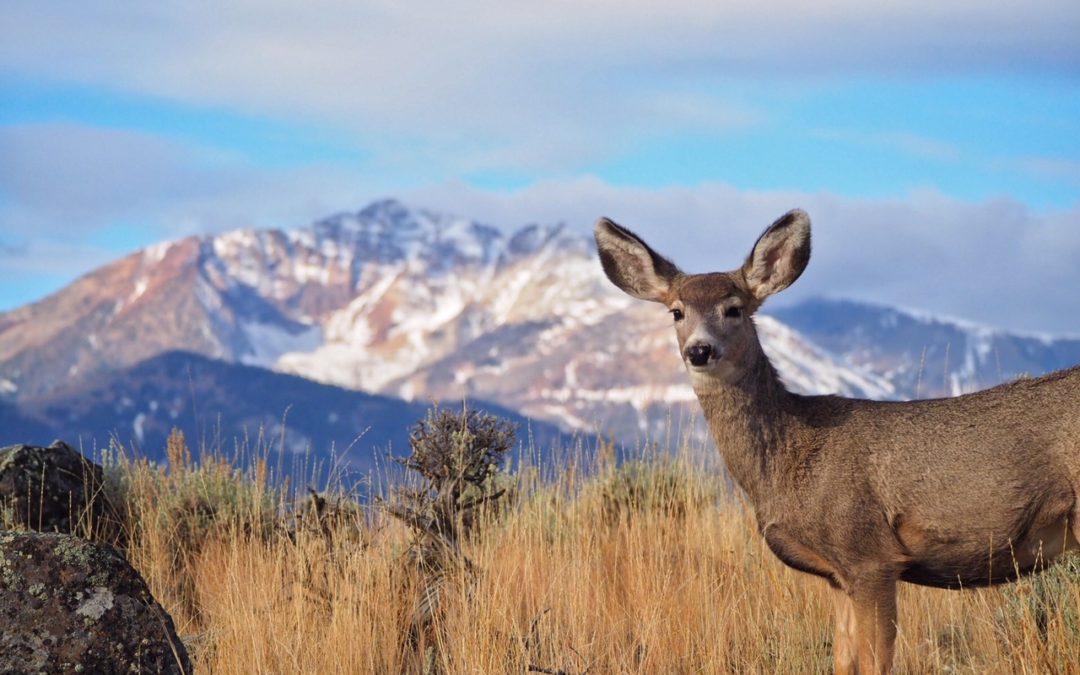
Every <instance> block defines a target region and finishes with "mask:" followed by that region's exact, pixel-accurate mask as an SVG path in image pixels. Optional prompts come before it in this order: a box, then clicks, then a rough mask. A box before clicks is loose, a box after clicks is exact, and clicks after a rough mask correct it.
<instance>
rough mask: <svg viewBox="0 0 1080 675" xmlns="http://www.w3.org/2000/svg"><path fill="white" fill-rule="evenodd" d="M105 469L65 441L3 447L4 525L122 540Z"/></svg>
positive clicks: (0, 500)
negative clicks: (109, 498)
mask: <svg viewBox="0 0 1080 675" xmlns="http://www.w3.org/2000/svg"><path fill="white" fill-rule="evenodd" d="M104 484H105V481H104V475H103V472H102V469H101V467H100V466H98V465H97V464H95V463H93V462H91V461H90V460H88V459H86V458H85V457H83V455H82V453H80V452H78V451H77V450H75V449H73V448H72V447H71V446H69V445H68V444H67V443H64V442H63V441H55V442H54V443H53V444H52V445H50V446H49V447H47V448H43V447H38V446H33V445H12V446H9V447H6V448H0V528H2V527H8V528H12V529H30V530H39V531H42V532H64V533H71V534H79V535H90V534H94V535H97V536H102V537H103V538H107V539H110V540H112V541H116V538H117V536H118V534H119V529H120V528H119V527H118V523H119V519H118V518H116V517H114V514H113V509H112V508H111V507H110V506H109V505H108V504H107V501H106V495H105V492H104V490H103V487H104Z"/></svg>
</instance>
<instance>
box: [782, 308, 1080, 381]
mask: <svg viewBox="0 0 1080 675" xmlns="http://www.w3.org/2000/svg"><path fill="white" fill-rule="evenodd" d="M773 314H774V316H776V317H777V319H779V320H781V321H783V322H784V323H785V324H786V325H788V326H790V327H791V328H793V329H795V330H797V331H799V332H800V333H801V334H802V335H803V336H805V337H806V338H807V339H809V340H811V341H813V342H814V344H817V345H820V346H821V347H822V348H824V349H826V350H828V351H829V352H830V353H832V354H834V355H836V356H837V358H838V359H839V360H840V361H841V362H843V363H845V364H846V365H848V366H849V367H852V368H855V369H857V370H861V371H870V372H873V373H877V374H878V375H879V376H880V377H882V378H883V379H885V380H886V381H888V382H889V384H890V385H891V387H892V388H893V397H894V398H905V399H910V398H926V397H936V396H955V395H957V394H962V393H967V392H971V391H976V390H979V389H984V388H986V387H991V386H993V385H996V384H999V383H1001V382H1007V381H1009V380H1012V379H1016V378H1017V377H1021V376H1025V375H1030V376H1038V375H1041V374H1043V373H1048V372H1051V371H1054V370H1060V369H1062V368H1067V367H1069V366H1073V365H1076V364H1078V363H1080V338H1074V337H1054V336H1049V335H1036V334H1024V333H1017V332H1009V331H1004V330H1000V329H995V328H991V327H988V326H981V325H978V324H974V323H971V322H968V321H962V320H959V319H948V318H944V317H939V316H933V315H930V314H926V313H924V312H918V311H913V310H903V309H897V308H894V307H884V306H879V305H871V304H866V303H859V302H852V301H849V300H826V299H815V300H809V301H806V302H803V303H800V304H798V305H795V306H793V307H787V308H783V309H778V310H773Z"/></svg>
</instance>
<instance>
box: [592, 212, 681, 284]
mask: <svg viewBox="0 0 1080 675" xmlns="http://www.w3.org/2000/svg"><path fill="white" fill-rule="evenodd" d="M595 234H596V247H597V248H598V249H599V251H600V264H601V265H603V267H604V273H605V274H607V278H608V279H611V283H613V284H615V285H616V286H618V287H619V288H621V289H622V290H624V291H626V292H627V293H629V294H630V295H632V296H634V297H635V298H640V299H642V300H652V301H653V302H664V300H665V298H666V296H667V294H668V291H669V290H670V289H671V282H672V281H673V280H674V279H675V277H677V276H679V274H681V273H680V272H679V268H678V267H676V266H675V265H674V263H672V262H671V261H670V260H668V259H667V258H665V257H663V256H662V255H660V254H659V253H657V252H656V251H654V250H652V249H651V248H649V247H648V245H647V244H646V243H645V242H643V241H642V240H641V239H639V238H638V236H637V235H636V234H634V233H633V232H631V231H630V230H628V229H626V228H624V227H620V226H618V225H616V224H615V223H613V222H611V221H610V220H608V219H607V218H601V219H600V220H598V221H597V222H596V229H595Z"/></svg>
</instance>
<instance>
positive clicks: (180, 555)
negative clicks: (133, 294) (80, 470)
mask: <svg viewBox="0 0 1080 675" xmlns="http://www.w3.org/2000/svg"><path fill="white" fill-rule="evenodd" d="M604 454H605V453H603V452H601V453H600V455H601V458H600V459H598V460H596V461H595V462H594V464H595V465H594V466H592V467H585V468H587V469H589V470H585V468H582V467H573V466H572V467H569V468H567V469H566V470H565V471H564V472H562V473H561V474H560V475H559V476H558V477H557V478H554V479H549V480H541V479H540V478H538V477H537V474H536V472H535V471H530V470H528V469H526V470H523V471H521V472H519V473H516V474H515V475H514V476H513V477H512V478H513V480H512V482H511V483H510V485H511V489H510V490H509V491H508V492H506V493H505V494H504V495H503V497H502V498H501V499H499V500H493V501H491V502H489V503H487V504H485V507H484V513H482V514H480V516H479V517H478V518H477V522H476V523H475V525H474V527H472V528H471V530H470V531H469V533H468V534H467V536H463V537H461V538H460V540H459V541H457V542H455V545H454V548H453V550H451V551H449V552H447V551H443V555H442V556H441V557H440V558H438V560H439V561H440V562H439V563H438V564H432V563H431V558H430V557H425V556H424V555H423V552H422V549H423V546H424V544H423V538H422V537H420V538H418V535H417V530H415V529H414V528H412V527H409V526H408V525H406V524H405V523H404V522H403V521H402V520H401V519H400V518H395V517H391V516H390V515H388V513H387V509H386V508H383V507H379V506H360V505H358V504H356V503H355V502H351V501H349V500H347V499H345V498H344V497H343V496H342V495H334V494H330V495H328V496H327V497H326V498H325V500H322V499H318V500H312V499H311V498H308V499H300V500H297V499H295V498H294V497H293V496H292V494H293V492H294V491H293V490H291V489H290V488H289V487H288V486H287V485H284V484H281V483H275V481H272V480H271V479H270V478H272V476H271V477H270V478H268V474H272V473H273V472H272V471H268V470H267V464H266V462H255V463H254V464H253V466H252V468H251V469H249V470H244V471H242V470H240V469H237V468H235V466H234V465H233V463H232V462H230V461H225V460H222V459H215V458H213V457H205V458H203V459H202V460H200V461H198V462H195V461H192V460H191V458H190V452H189V451H188V450H187V448H186V446H185V445H184V443H183V441H182V439H181V438H180V437H178V436H177V437H174V438H172V439H171V440H170V449H169V455H170V457H171V460H172V461H171V463H170V465H169V466H166V467H159V466H154V465H150V464H147V463H144V462H132V461H128V460H123V459H116V458H115V457H114V458H112V459H110V460H109V461H107V462H106V464H107V472H108V476H109V482H110V491H111V492H112V493H113V499H114V501H116V503H118V504H122V505H123V509H124V511H125V516H124V519H125V522H126V526H127V528H128V531H129V537H130V542H129V545H128V555H129V558H130V560H131V561H132V563H133V564H134V565H135V567H136V568H138V569H139V570H140V571H141V572H142V573H143V575H144V576H145V577H146V578H147V580H148V581H149V583H150V586H151V588H152V589H153V592H154V594H155V595H156V596H157V598H158V599H159V600H160V601H161V602H162V604H163V605H164V606H165V607H166V609H168V610H169V611H170V612H171V614H172V616H173V618H174V619H175V621H176V624H177V628H178V630H179V632H180V634H181V635H182V636H184V639H185V642H186V643H187V644H188V646H189V649H190V652H191V655H192V658H193V660H194V662H195V663H196V665H197V668H198V671H199V672H204V673H398V672H433V673H435V672H437V673H526V672H540V673H565V674H582V673H586V672H588V673H727V672H731V673H824V672H829V670H830V667H831V657H830V642H831V632H832V629H831V602H832V601H831V598H830V595H829V591H828V589H827V587H826V586H825V584H824V582H822V581H820V580H818V579H815V578H811V577H808V576H805V575H802V574H799V573H796V572H794V571H791V570H788V569H787V568H785V567H784V566H783V565H781V564H780V563H779V562H778V561H777V560H776V559H775V558H774V557H773V556H772V554H771V553H770V552H769V551H768V550H767V549H766V548H765V546H764V544H763V542H762V540H761V538H760V537H759V536H758V534H757V532H756V530H755V527H754V523H753V517H752V514H751V513H749V510H748V508H747V507H746V506H745V505H744V504H742V503H741V502H740V500H739V497H738V495H737V494H733V493H730V492H728V491H725V490H724V489H723V488H722V487H721V485H722V484H721V482H720V481H718V480H717V479H716V478H715V476H714V475H712V474H711V472H709V471H707V470H705V469H703V468H701V467H700V466H698V465H697V464H696V463H695V462H693V461H689V460H686V459H663V458H659V457H653V458H651V459H645V460H642V461H640V462H632V463H629V464H624V465H622V466H619V467H617V466H615V464H614V463H613V462H611V461H610V460H606V459H604V458H603V455H604ZM107 459H108V458H107ZM272 484H277V487H271V485H272ZM294 484H295V481H294ZM1078 664H1080V560H1078V559H1077V558H1076V557H1074V558H1072V559H1070V560H1067V561H1066V563H1065V564H1062V565H1059V566H1057V567H1056V568H1055V569H1054V570H1053V571H1051V572H1048V573H1046V574H1044V575H1042V576H1039V577H1035V578H1032V579H1029V580H1025V581H1022V582H1020V583H1016V584H1012V585H1009V586H1005V587H1001V588H997V589H989V590H977V591H968V592H963V593H958V592H949V591H939V590H931V589H922V588H916V587H912V586H906V585H905V587H904V588H903V590H902V593H901V599H900V637H899V641H898V653H897V659H896V670H897V672H901V673H920V674H921V673H1075V672H1080V665H1078Z"/></svg>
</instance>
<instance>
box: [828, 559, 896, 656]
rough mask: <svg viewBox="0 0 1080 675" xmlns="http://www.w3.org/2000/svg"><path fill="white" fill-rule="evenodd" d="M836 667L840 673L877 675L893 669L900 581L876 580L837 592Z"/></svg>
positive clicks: (834, 648)
mask: <svg viewBox="0 0 1080 675" xmlns="http://www.w3.org/2000/svg"><path fill="white" fill-rule="evenodd" d="M837 595H838V597H837V602H836V634H835V638H834V640H833V650H834V651H833V667H834V669H835V671H836V672H837V673H844V674H855V673H857V674H858V675H877V674H881V673H889V672H890V671H891V670H892V661H893V648H894V645H895V642H896V580H895V579H893V578H888V579H881V580H875V581H874V582H872V583H869V584H858V585H856V586H854V587H853V588H851V589H848V590H847V591H837Z"/></svg>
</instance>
